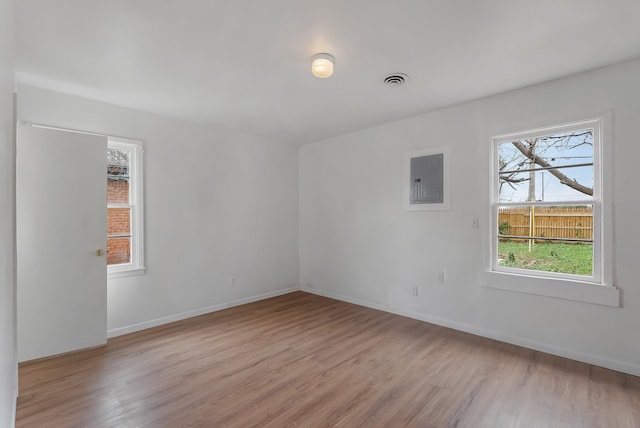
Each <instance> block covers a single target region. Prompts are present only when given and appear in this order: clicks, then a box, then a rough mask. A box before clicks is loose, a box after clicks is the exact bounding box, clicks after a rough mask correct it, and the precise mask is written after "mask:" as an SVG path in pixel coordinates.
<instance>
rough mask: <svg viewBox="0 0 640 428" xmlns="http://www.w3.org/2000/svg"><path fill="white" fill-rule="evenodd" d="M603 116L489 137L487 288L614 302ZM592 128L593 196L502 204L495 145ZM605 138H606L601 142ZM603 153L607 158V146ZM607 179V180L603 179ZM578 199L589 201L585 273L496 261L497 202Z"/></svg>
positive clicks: (536, 203)
mask: <svg viewBox="0 0 640 428" xmlns="http://www.w3.org/2000/svg"><path fill="white" fill-rule="evenodd" d="M604 125H605V118H602V117H599V118H594V119H588V120H582V121H576V122H570V123H565V124H561V125H555V126H546V127H541V128H536V129H532V130H528V131H522V132H514V133H509V134H504V135H499V136H495V137H492V138H491V170H490V171H491V173H490V192H491V193H490V194H491V200H490V216H489V218H490V221H491V225H490V233H489V241H490V245H489V257H490V263H489V269H488V271H486V272H484V274H483V279H482V284H483V285H484V286H486V287H490V288H498V289H503V290H508V291H516V292H523V293H529V294H537V295H543V296H549V297H557V298H562V299H569V300H576V301H583V302H589V303H596V304H603V305H607V306H615V307H618V306H619V290H618V289H617V288H615V287H614V286H613V284H612V278H611V274H610V272H611V254H610V253H611V245H610V236H611V220H610V215H611V208H610V203H608V200H609V198H610V191H611V188H610V187H604V186H603V184H606V182H607V181H604V180H607V178H610V173H607V170H606V169H605V168H604V164H605V163H604V162H603V153H605V150H604V147H605V144H603V139H604V135H603V130H604V129H605V127H604ZM582 129H593V175H594V183H593V199H592V200H588V201H584V200H583V201H569V200H568V201H562V202H560V203H559V202H539V201H532V202H529V201H525V202H514V203H504V202H500V195H499V190H500V189H499V150H498V148H499V145H500V144H502V143H505V142H508V141H513V140H521V139H527V138H532V137H540V136H544V135H554V134H558V133H562V132H568V131H576V130H582ZM608 143H609V139H607V145H610V144H608ZM605 154H606V156H604V158H605V159H606V158H610V148H609V149H607V150H606V153H605ZM608 181H610V180H608ZM570 203H576V204H577V203H579V204H583V205H592V206H593V235H592V236H593V261H592V263H593V264H592V266H593V271H592V275H591V276H586V275H573V274H566V273H556V272H545V271H538V270H529V269H521V268H513V267H507V266H500V265H498V257H497V251H498V226H497V225H498V211H499V208H500V207H501V206H509V205H514V206H515V205H522V206H525V205H526V206H530V205H532V206H549V205H563V204H570Z"/></svg>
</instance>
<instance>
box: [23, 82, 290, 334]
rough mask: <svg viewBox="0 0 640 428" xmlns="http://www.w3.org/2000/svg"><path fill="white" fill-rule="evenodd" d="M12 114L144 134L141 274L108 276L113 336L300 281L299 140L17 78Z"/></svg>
mask: <svg viewBox="0 0 640 428" xmlns="http://www.w3.org/2000/svg"><path fill="white" fill-rule="evenodd" d="M18 115H19V119H20V120H22V121H27V122H32V123H39V124H47V125H54V126H57V127H62V128H70V129H78V130H85V131H92V132H97V133H104V134H109V135H113V136H120V137H128V138H133V139H139V140H143V141H144V162H145V165H144V173H145V177H144V184H145V241H146V242H145V243H146V247H145V259H146V263H145V264H146V267H147V272H146V273H145V274H144V275H141V276H133V277H128V278H122V279H115V280H110V281H109V285H108V320H107V323H108V329H109V331H110V335H115V334H121V333H124V332H128V331H132V330H136V329H140V328H144V327H148V326H150V325H154V324H158V323H162V322H166V321H170V320H174V319H179V318H183V317H185V316H187V315H194V314H197V313H201V312H205V311H207V310H210V309H216V308H220V307H224V306H228V305H231V304H235V303H238V302H242V301H246V300H251V299H254V298H260V297H265V296H269V295H274V294H278V293H281V292H283V291H285V290H288V289H291V288H294V289H295V288H297V287H298V261H297V259H298V228H297V225H298V199H297V189H298V188H297V183H298V158H297V153H298V149H297V147H295V146H291V145H286V144H281V143H278V142H273V141H264V140H260V139H258V138H255V137H251V136H248V135H238V134H229V133H226V132H224V130H214V129H210V128H206V127H204V126H199V125H195V124H190V123H185V122H181V121H177V120H173V119H169V118H164V117H160V116H157V115H152V114H148V113H143V112H139V111H134V110H129V109H125V108H122V107H117V106H113V105H108V104H104V103H100V102H96V101H91V100H87V99H83V98H78V97H74V96H69V95H64V94H60V93H55V92H50V91H45V90H42V89H37V88H33V87H28V86H22V85H19V87H18ZM231 278H235V285H233V286H232V285H231ZM43 322H45V320H43Z"/></svg>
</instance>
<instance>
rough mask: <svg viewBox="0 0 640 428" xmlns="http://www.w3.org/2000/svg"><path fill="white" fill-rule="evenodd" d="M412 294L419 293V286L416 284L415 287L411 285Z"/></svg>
mask: <svg viewBox="0 0 640 428" xmlns="http://www.w3.org/2000/svg"><path fill="white" fill-rule="evenodd" d="M411 295H412V296H417V295H418V286H417V285H414V286H413V287H411Z"/></svg>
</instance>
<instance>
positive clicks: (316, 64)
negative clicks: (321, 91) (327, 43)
mask: <svg viewBox="0 0 640 428" xmlns="http://www.w3.org/2000/svg"><path fill="white" fill-rule="evenodd" d="M334 63H335V60H334V59H333V56H331V55H329V54H328V53H319V54H315V55H314V56H312V57H311V73H312V74H313V75H314V76H316V77H317V78H319V79H326V78H327V77H331V75H332V74H333V64H334Z"/></svg>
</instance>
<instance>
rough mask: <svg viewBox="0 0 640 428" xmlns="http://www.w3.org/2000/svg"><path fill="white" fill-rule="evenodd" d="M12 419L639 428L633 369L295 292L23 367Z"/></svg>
mask: <svg viewBox="0 0 640 428" xmlns="http://www.w3.org/2000/svg"><path fill="white" fill-rule="evenodd" d="M19 374H20V397H19V399H18V410H17V427H18V428H25V427H36V428H48V427H52V428H67V427H88V428H101V427H118V428H121V427H123V428H126V427H215V428H217V427H239V428H246V427H278V428H280V427H347V428H349V427H393V428H396V427H438V428H439V427H470V428H482V427H491V428H499V427H545V428H546V427H563V428H564V427H580V428H584V427H603V428H614V427H621V428H636V427H640V378H638V377H635V376H631V375H625V374H621V373H617V372H614V371H611V370H607V369H603V368H599V367H594V366H591V365H588V364H583V363H579V362H575V361H571V360H567V359H564V358H559V357H554V356H551V355H548V354H544V353H541V352H536V351H532V350H528V349H524V348H520V347H517V346H513V345H508V344H505V343H501V342H496V341H493V340H489V339H484V338H481V337H477V336H473V335H470V334H466V333H462V332H458V331H454V330H450V329H446V328H442V327H438V326H434V325H431V324H427V323H423V322H420V321H416V320H412V319H408V318H404V317H401V316H397V315H393V314H389V313H385V312H380V311H376V310H373V309H368V308H363V307H359V306H355V305H351V304H348V303H343V302H338V301H335V300H331V299H327V298H324V297H319V296H315V295H311V294H307V293H303V292H296V293H292V294H288V295H285V296H280V297H276V298H273V299H268V300H263V301H260V302H256V303H251V304H247V305H243V306H239V307H236V308H231V309H227V310H224V311H220V312H215V313H212V314H208V315H203V316H200V317H196V318H191V319H188V320H184V321H179V322H176V323H172V324H167V325H164V326H160V327H157V328H153V329H149V330H145V331H141V332H137V333H133V334H129V335H126V336H121V337H117V338H114V339H110V340H109V342H108V344H107V345H106V346H104V347H100V348H95V349H90V350H86V351H79V352H75V353H70V354H67V355H63V356H59V357H53V358H48V359H44V360H40V361H34V362H29V363H25V364H21V365H20V369H19Z"/></svg>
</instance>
